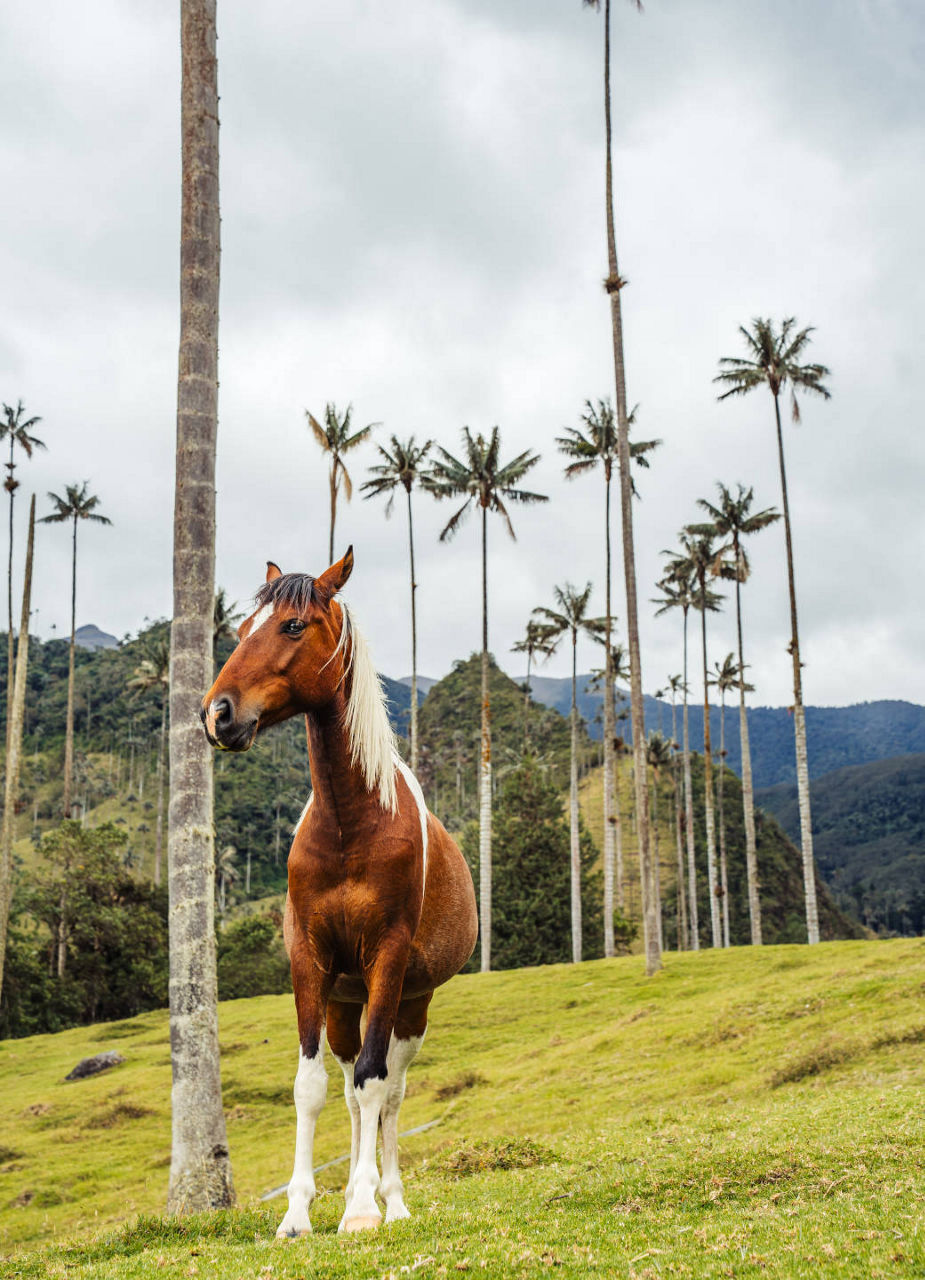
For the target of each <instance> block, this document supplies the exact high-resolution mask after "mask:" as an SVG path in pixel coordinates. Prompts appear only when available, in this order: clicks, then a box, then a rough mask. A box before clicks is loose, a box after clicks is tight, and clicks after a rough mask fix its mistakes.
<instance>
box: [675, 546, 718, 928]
mask: <svg viewBox="0 0 925 1280" xmlns="http://www.w3.org/2000/svg"><path fill="white" fill-rule="evenodd" d="M681 554H682V557H683V558H684V559H685V560H686V561H687V563H688V564H689V565H690V568H691V571H692V572H693V574H694V577H695V579H696V581H697V599H695V601H694V607H695V608H696V609H698V611H699V613H700V639H701V658H702V663H703V784H704V810H705V818H706V829H707V876H708V877H709V882H710V927H711V933H712V939H713V946H714V947H719V946H721V945H722V925H721V919H720V898H721V897H722V893H723V890H722V885H721V884H720V880H719V876H718V875H717V859H716V814H715V811H714V808H713V801H714V796H713V743H712V735H711V731H710V687H709V676H708V671H707V613H708V612H715V611H716V610H717V609H718V608H719V604H718V601H719V599H720V597H719V596H717V595H715V593H714V603H713V605H712V607H711V609H709V610H708V609H707V608H706V607H704V605H705V602H706V599H707V577H708V575H710V574H711V573H712V571H713V568H714V565H715V563H716V558H717V556H716V548H715V547H714V545H713V540H712V538H711V537H709V536H705V535H695V534H692V533H691V531H690V528H688V529H686V530H685V531H684V532H683V533H682V534H681Z"/></svg>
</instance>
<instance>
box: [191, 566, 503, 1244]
mask: <svg viewBox="0 0 925 1280" xmlns="http://www.w3.org/2000/svg"><path fill="white" fill-rule="evenodd" d="M352 568H353V552H352V549H350V550H348V552H347V554H346V555H345V556H344V558H343V559H342V560H340V561H339V562H338V563H337V564H334V565H332V566H331V567H330V568H329V569H327V570H326V571H325V572H324V573H323V574H322V575H321V576H320V577H318V578H312V577H310V576H309V575H308V574H301V573H287V574H283V573H281V572H280V570H279V569H278V568H277V566H276V565H275V564H272V563H270V564H268V566H267V578H266V583H265V584H264V586H263V587H261V589H260V591H259V592H258V594H257V601H256V603H257V609H256V611H255V612H254V613H253V614H252V615H251V616H250V617H249V618H248V619H247V620H246V621H245V622H244V623H242V624H241V626H240V627H239V629H238V636H239V643H238V646H237V648H236V649H235V650H234V652H233V653H232V655H231V657H230V658H229V659H228V661H227V662H226V663H225V666H224V667H223V668H222V670H221V672H220V673H219V675H218V678H217V680H216V681H215V684H214V685H213V686H212V688H211V689H210V690H209V692H208V693H207V694H206V696H205V698H204V699H203V703H202V711H201V715H202V720H203V724H204V725H205V729H206V733H207V735H208V737H209V741H210V742H211V743H212V744H213V745H214V746H218V747H223V748H225V749H227V750H230V751H246V750H247V749H248V747H250V746H251V744H252V743H253V741H254V739H255V737H256V736H257V734H258V733H259V732H260V731H261V730H262V729H264V728H266V727H267V726H268V725H273V724H279V723H280V722H281V721H283V720H286V719H288V718H289V717H290V716H294V715H304V716H305V721H306V726H307V732H308V752H309V760H310V764H311V774H312V794H311V796H310V797H309V800H308V803H307V804H306V806H305V809H304V811H303V813H302V816H301V818H300V819H299V823H298V826H297V827H296V829H295V833H294V837H293V841H292V848H291V851H290V853H289V893H288V896H287V899H286V915H285V926H284V927H285V937H286V947H287V950H288V952H289V959H290V963H291V966H292V986H293V990H294V993H295V1004H296V1015H297V1019H298V1027H299V1046H300V1053H299V1067H298V1072H297V1074H296V1079H295V1087H294V1089H293V1094H294V1098H295V1107H296V1149H295V1163H294V1166H293V1171H292V1179H291V1181H290V1183H289V1187H288V1195H289V1208H288V1211H287V1213H286V1216H285V1217H284V1218H283V1221H282V1223H281V1224H280V1227H279V1230H278V1231H277V1235H278V1236H281V1237H282V1236H294V1235H301V1234H304V1233H305V1232H308V1231H310V1230H311V1223H310V1221H309V1208H310V1206H311V1203H312V1201H313V1200H314V1198H315V1179H314V1175H313V1172H312V1148H313V1142H314V1132H315V1122H316V1120H317V1118H318V1114H319V1112H320V1111H321V1108H322V1107H323V1105H324V1100H325V1094H326V1091H327V1073H326V1071H325V1066H324V1061H323V1053H324V1039H325V1035H327V1042H328V1044H329V1046H330V1048H331V1050H332V1052H333V1054H334V1057H335V1058H336V1059H337V1061H338V1063H339V1064H340V1066H341V1068H342V1070H343V1072H344V1094H345V1097H346V1100H347V1107H348V1109H349V1111H350V1119H351V1124H352V1134H353V1136H352V1143H351V1155H350V1177H349V1180H348V1182H347V1192H346V1208H345V1211H344V1216H343V1218H342V1219H341V1224H340V1226H341V1230H347V1231H353V1230H359V1229H361V1228H363V1227H375V1226H378V1225H379V1223H380V1221H381V1220H382V1214H381V1212H380V1210H379V1208H378V1206H377V1203H376V1196H377V1194H378V1195H379V1196H381V1198H382V1200H383V1201H384V1202H385V1219H386V1222H391V1221H394V1220H395V1219H397V1218H406V1217H408V1210H407V1208H406V1207H405V1202H404V1196H403V1191H402V1183H401V1177H400V1175H399V1171H398V1110H399V1107H400V1106H401V1102H402V1098H403V1097H404V1092H405V1073H406V1072H407V1070H408V1066H409V1064H410V1063H411V1062H412V1060H413V1059H414V1057H415V1055H416V1054H417V1052H418V1050H419V1049H420V1047H421V1043H422V1041H423V1039H424V1032H425V1029H426V1027H427V1007H428V1005H429V1004H430V1000H431V996H432V994H433V991H434V988H435V987H439V986H440V985H441V983H444V982H447V981H448V980H449V979H450V978H451V977H452V976H453V975H454V974H455V973H458V972H459V970H460V969H461V968H462V966H463V965H464V964H465V963H466V961H467V960H468V958H469V956H470V955H471V954H472V950H473V948H474V946H475V940H476V933H477V928H478V922H477V914H476V906H475V894H474V891H473V887H472V878H471V876H470V874H469V869H468V867H467V866H466V863H465V861H464V859H463V857H462V854H461V853H460V851H459V849H458V848H457V846H456V844H455V843H454V841H453V840H452V839H451V838H450V836H449V835H448V834H447V832H446V830H445V829H444V827H443V826H442V825H441V823H440V822H439V821H438V820H437V819H436V818H435V817H434V815H433V814H432V813H428V811H427V808H426V806H425V804H424V797H423V795H422V793H421V788H420V786H419V784H418V781H417V779H416V778H415V777H414V775H413V774H412V773H411V771H410V769H408V768H407V767H406V765H404V764H403V763H402V762H401V760H400V759H399V757H398V755H397V753H396V750H395V744H394V738H393V734H392V730H391V727H390V725H389V720H388V716H387V714H386V707H385V701H384V698H383V694H382V688H381V685H380V683H379V678H378V676H377V675H376V671H375V668H374V666H373V664H372V660H371V658H370V655H369V652H368V650H367V648H366V643H365V641H364V639H363V637H362V635H361V634H360V632H359V631H358V630H357V628H356V627H355V626H354V625H353V623H352V620H351V616H350V614H349V613H348V611H347V608H346V606H345V605H343V604H341V603H339V602H338V601H337V600H335V598H334V597H335V595H336V594H337V592H338V591H340V589H341V588H342V587H343V585H344V583H345V582H346V581H347V579H348V578H349V577H350V571H351V569H352ZM364 1006H365V1008H366V1027H365V1033H364V1032H362V1031H361V1015H362V1013H363V1010H364ZM380 1123H381V1126H382V1178H381V1180H380V1178H379V1173H378V1169H377V1165H376V1138H377V1130H378V1126H379V1125H380Z"/></svg>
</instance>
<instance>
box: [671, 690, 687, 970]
mask: <svg viewBox="0 0 925 1280" xmlns="http://www.w3.org/2000/svg"><path fill="white" fill-rule="evenodd" d="M671 785H672V801H673V805H674V835H675V850H676V853H677V864H678V866H677V878H678V885H677V894H678V950H679V951H683V950H684V949H685V947H684V934H685V930H686V927H687V894H686V893H685V886H684V849H683V845H682V840H681V805H680V804H679V798H678V791H679V787H678V708H677V706H676V705H675V693H674V690H672V694H671Z"/></svg>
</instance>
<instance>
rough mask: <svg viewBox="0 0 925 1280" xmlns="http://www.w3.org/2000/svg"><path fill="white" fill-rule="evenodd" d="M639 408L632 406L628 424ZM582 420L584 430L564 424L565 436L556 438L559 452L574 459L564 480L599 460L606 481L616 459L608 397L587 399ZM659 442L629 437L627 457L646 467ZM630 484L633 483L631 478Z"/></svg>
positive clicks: (615, 427)
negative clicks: (594, 401)
mask: <svg viewBox="0 0 925 1280" xmlns="http://www.w3.org/2000/svg"><path fill="white" fill-rule="evenodd" d="M638 408H639V405H638V404H637V405H634V406H633V409H632V412H631V413H630V414H629V416H628V418H627V424H628V425H629V426H633V425H634V424H635V422H636V412H637V410H638ZM581 420H582V422H583V423H584V424H585V428H586V430H585V431H580V430H579V429H578V427H563V430H564V431H565V435H564V436H557V437H556V444H557V445H558V446H559V452H560V453H564V454H565V455H566V457H568V458H572V459H573V461H572V462H570V463H569V465H568V466H567V467H566V468H565V475H566V479H568V480H572V479H574V477H575V476H579V475H582V474H583V473H584V472H585V471H590V470H592V468H594V467H596V466H597V465H598V463H600V465H601V466H602V467H603V468H604V479H605V480H608V481H609V480H610V478H611V476H612V475H613V469H614V466H615V464H616V463H617V462H618V460H619V453H618V437H617V422H616V418H615V417H614V412H613V407H612V406H611V404H610V402H609V401H608V400H598V402H597V404H596V405H594V404H592V403H591V401H590V400H586V401H585V412H584V413H583V414H582V415H581ZM661 443H662V442H661V440H631V441H630V458H631V459H632V460H633V462H636V463H638V465H639V466H640V467H646V468H648V466H649V458H648V455H649V454H650V453H652V451H653V450H655V449H657V448H658V447H659V445H660V444H661ZM630 483H631V484H632V480H631V481H630ZM632 488H633V493H634V494H635V493H636V486H635V484H632ZM637 496H638V494H637Z"/></svg>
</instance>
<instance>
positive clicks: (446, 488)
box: [422, 427, 548, 972]
mask: <svg viewBox="0 0 925 1280" xmlns="http://www.w3.org/2000/svg"><path fill="white" fill-rule="evenodd" d="M462 440H463V450H464V457H463V460H462V461H460V460H459V459H458V458H454V456H453V455H452V454H451V453H448V452H447V450H446V449H444V448H442V447H441V446H438V452H439V454H440V456H439V458H437V459H436V460H435V461H434V463H433V464H432V466H431V469H430V471H429V472H428V473H427V474H426V475H425V476H424V477H422V484H423V487H424V488H425V489H426V490H427V491H428V492H429V493H432V494H433V495H434V497H435V498H441V499H442V498H460V497H464V498H465V501H464V502H463V504H462V506H461V507H460V508H459V510H458V511H457V512H456V513H455V515H453V516H452V517H451V518H450V519H449V521H448V522H447V524H446V526H445V527H444V529H443V531H442V532H441V534H440V541H441V542H446V541H447V540H448V539H450V538H452V537H453V535H454V534H455V533H456V531H457V529H458V528H459V526H460V523H461V521H462V520H463V518H464V517H465V515H466V514H467V512H468V511H469V510H470V509H471V508H472V507H473V506H476V507H478V508H480V510H481V513H482V735H481V742H482V745H481V757H480V764H479V914H480V917H481V921H480V923H481V930H482V971H483V972H487V971H488V970H489V969H490V968H491V702H490V698H489V693H488V514H489V512H492V511H493V512H495V514H497V515H499V516H501V518H502V519H503V520H504V523H505V525H506V527H507V531H508V533H509V534H510V535H511V537H512V538H514V537H515V534H514V526H513V525H512V524H511V517H510V516H509V514H508V510H507V506H506V505H505V504H506V503H507V502H522V503H533V502H547V501H548V499H547V497H546V495H545V494H542V493H530V492H529V491H527V490H526V489H520V488H518V485H519V483H520V481H521V480H522V479H523V478H524V476H525V475H526V474H527V472H528V471H530V470H531V468H533V467H534V466H536V464H537V463H538V462H539V460H540V457H539V454H537V453H531V452H530V451H529V449H526V450H524V452H523V453H519V454H518V455H517V457H516V458H512V459H511V461H510V462H508V463H506V464H505V465H504V466H502V465H501V462H500V455H501V432H500V431H499V430H498V428H497V427H492V430H491V435H490V436H489V437H488V438H487V439H486V437H485V436H483V435H482V434H481V432H479V433H478V435H475V436H473V435H472V433H471V431H470V430H469V428H468V427H463V430H462Z"/></svg>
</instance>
